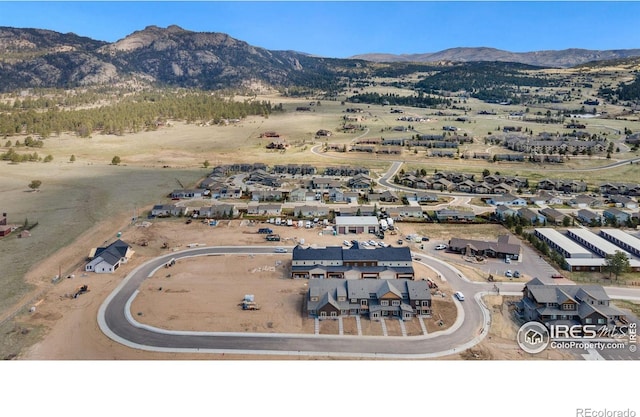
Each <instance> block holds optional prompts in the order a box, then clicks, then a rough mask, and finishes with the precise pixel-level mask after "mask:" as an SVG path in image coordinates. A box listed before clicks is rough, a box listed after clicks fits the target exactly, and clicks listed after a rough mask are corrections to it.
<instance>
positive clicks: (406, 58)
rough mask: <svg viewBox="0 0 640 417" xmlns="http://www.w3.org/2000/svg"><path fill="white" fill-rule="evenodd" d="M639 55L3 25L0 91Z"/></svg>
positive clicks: (284, 80)
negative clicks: (413, 49)
mask: <svg viewBox="0 0 640 417" xmlns="http://www.w3.org/2000/svg"><path fill="white" fill-rule="evenodd" d="M638 56H640V49H628V50H612V51H590V50H583V49H567V50H564V51H540V52H527V53H514V52H508V51H501V50H498V49H492V48H454V49H448V50H445V51H441V52H436V53H429V54H413V55H390V54H366V55H358V56H355V57H352V58H349V59H337V58H324V57H316V56H311V55H309V54H305V53H301V52H294V51H272V50H267V49H264V48H260V47H255V46H252V45H249V44H248V43H246V42H244V41H241V40H237V39H234V38H232V37H230V36H229V35H226V34H223V33H215V32H192V31H189V30H185V29H183V28H181V27H179V26H175V25H174V26H169V27H167V28H160V27H157V26H148V27H146V28H145V29H143V30H140V31H136V32H134V33H132V34H130V35H128V36H126V37H125V38H123V39H121V40H118V41H116V42H113V43H109V42H104V41H98V40H93V39H90V38H87V37H82V36H78V35H75V34H73V33H67V34H62V33H58V32H54V31H50V30H44V29H19V28H11V27H0V91H12V90H15V89H19V88H34V87H41V88H45V87H57V88H69V87H76V86H86V85H96V84H106V83H113V82H117V81H122V80H127V79H133V78H135V79H138V80H146V81H148V82H152V83H156V84H159V85H168V86H181V87H189V88H203V89H212V90H213V89H224V88H238V87H243V86H245V87H248V86H250V85H251V86H255V85H264V86H267V87H292V86H296V87H307V88H317V89H331V88H332V86H335V83H336V80H337V79H340V78H345V77H347V78H348V77H358V76H361V75H367V74H371V73H374V72H375V71H376V70H379V69H380V67H381V66H385V65H386V66H393V65H396V64H398V63H400V62H418V63H439V64H440V63H443V62H446V63H449V64H450V63H451V62H472V61H508V62H517V63H524V64H529V65H537V66H546V67H569V66H574V65H578V64H582V63H585V62H589V61H594V60H608V59H617V58H625V57H638ZM433 65H436V64H433Z"/></svg>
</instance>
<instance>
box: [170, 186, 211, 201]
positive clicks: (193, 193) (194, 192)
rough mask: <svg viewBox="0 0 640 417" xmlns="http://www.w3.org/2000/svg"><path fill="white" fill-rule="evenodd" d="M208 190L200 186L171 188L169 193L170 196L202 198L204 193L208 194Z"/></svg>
mask: <svg viewBox="0 0 640 417" xmlns="http://www.w3.org/2000/svg"><path fill="white" fill-rule="evenodd" d="M209 194H210V191H209V190H206V189H202V188H198V189H190V190H173V191H172V192H171V194H170V197H171V198H175V199H180V198H202V197H204V196H205V195H209Z"/></svg>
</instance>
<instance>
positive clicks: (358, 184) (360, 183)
mask: <svg viewBox="0 0 640 417" xmlns="http://www.w3.org/2000/svg"><path fill="white" fill-rule="evenodd" d="M372 181H373V180H372V179H371V177H370V176H368V175H367V174H357V175H356V176H354V177H353V178H351V179H349V182H348V184H349V187H350V188H353V189H358V190H360V189H368V188H371V183H372Z"/></svg>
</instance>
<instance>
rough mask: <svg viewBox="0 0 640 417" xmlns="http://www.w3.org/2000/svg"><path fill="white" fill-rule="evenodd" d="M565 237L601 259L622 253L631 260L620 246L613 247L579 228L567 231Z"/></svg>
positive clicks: (611, 244) (602, 239) (593, 234)
mask: <svg viewBox="0 0 640 417" xmlns="http://www.w3.org/2000/svg"><path fill="white" fill-rule="evenodd" d="M567 235H569V237H570V238H571V239H573V240H575V241H576V242H578V243H580V244H581V245H583V246H585V247H587V248H589V249H591V250H592V251H594V252H595V253H596V254H598V255H599V256H601V257H603V258H604V257H606V256H607V255H614V254H615V253H616V252H622V253H624V254H625V255H627V258H631V255H630V254H629V252H627V251H626V250H624V249H622V248H621V247H620V246H617V245H614V244H613V243H611V242H609V241H608V240H605V239H604V238H602V237H600V236H598V235H596V234H595V233H593V232H591V231H589V230H587V229H581V228H575V229H568V230H567Z"/></svg>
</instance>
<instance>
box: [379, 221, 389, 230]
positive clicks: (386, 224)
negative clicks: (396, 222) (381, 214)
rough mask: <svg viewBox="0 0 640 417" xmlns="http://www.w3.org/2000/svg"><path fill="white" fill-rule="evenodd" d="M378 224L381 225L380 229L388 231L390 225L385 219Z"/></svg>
mask: <svg viewBox="0 0 640 417" xmlns="http://www.w3.org/2000/svg"><path fill="white" fill-rule="evenodd" d="M378 223H380V229H381V230H387V228H388V227H389V224H388V223H387V221H386V220H385V219H380V221H379V222H378Z"/></svg>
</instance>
